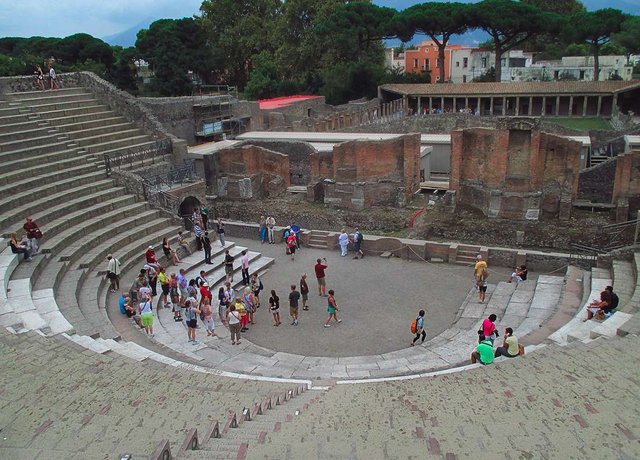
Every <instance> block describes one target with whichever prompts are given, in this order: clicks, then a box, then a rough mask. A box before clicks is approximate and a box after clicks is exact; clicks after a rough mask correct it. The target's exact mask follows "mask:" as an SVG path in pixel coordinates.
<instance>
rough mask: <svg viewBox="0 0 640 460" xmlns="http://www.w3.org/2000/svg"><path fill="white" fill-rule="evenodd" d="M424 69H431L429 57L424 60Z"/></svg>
mask: <svg viewBox="0 0 640 460" xmlns="http://www.w3.org/2000/svg"><path fill="white" fill-rule="evenodd" d="M424 70H429V58H427V59H425V60H424Z"/></svg>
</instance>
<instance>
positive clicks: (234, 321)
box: [227, 304, 242, 345]
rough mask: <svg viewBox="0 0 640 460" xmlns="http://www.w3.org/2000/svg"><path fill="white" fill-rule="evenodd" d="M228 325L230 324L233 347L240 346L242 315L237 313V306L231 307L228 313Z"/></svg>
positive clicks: (232, 305)
mask: <svg viewBox="0 0 640 460" xmlns="http://www.w3.org/2000/svg"><path fill="white" fill-rule="evenodd" d="M227 323H229V332H231V345H240V329H241V327H242V326H240V314H239V313H238V312H237V311H236V306H235V304H231V305H230V306H229V313H227Z"/></svg>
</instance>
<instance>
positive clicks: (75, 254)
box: [43, 203, 164, 268]
mask: <svg viewBox="0 0 640 460" xmlns="http://www.w3.org/2000/svg"><path fill="white" fill-rule="evenodd" d="M133 207H134V208H135V209H138V210H140V212H138V213H136V214H135V215H134V216H126V215H124V214H123V213H120V211H119V210H116V211H115V212H112V213H109V214H110V215H109V216H108V218H107V219H111V221H110V222H109V224H106V225H105V224H102V225H97V228H96V229H93V226H92V231H90V232H85V233H83V234H82V236H80V237H79V238H75V239H73V241H72V242H69V243H67V244H62V246H63V249H62V251H61V252H59V253H58V254H56V257H57V258H58V259H59V260H61V261H69V262H72V265H71V266H75V264H74V263H73V262H76V261H77V260H78V259H79V258H82V257H85V256H86V255H87V254H89V252H90V251H92V250H93V249H95V247H96V246H97V245H100V244H101V243H102V242H103V241H106V240H108V241H110V240H111V239H112V238H113V237H114V235H117V236H119V235H125V234H126V235H134V230H137V231H140V230H142V229H140V228H138V227H139V226H144V225H145V223H147V222H148V223H151V222H153V223H154V224H155V225H158V224H160V221H161V220H162V221H163V222H164V219H161V218H160V213H159V211H157V210H154V209H149V208H147V207H144V203H142V206H139V205H138V203H135V204H134V205H133ZM118 217H119V219H118ZM99 219H100V218H99V217H98V219H96V220H95V221H94V220H92V223H93V222H98V221H99ZM132 229H133V230H132ZM71 230H72V231H73V230H74V229H73V228H72V229H71ZM123 230H124V232H123ZM68 233H69V232H63V234H64V237H65V238H66V237H68V236H69V235H68ZM71 237H73V233H71ZM47 248H48V244H47V245H45V247H44V248H43V250H47ZM115 249H116V248H114V250H115ZM107 254H108V252H107V253H105V257H106V255H107ZM77 268H88V266H78V267H77Z"/></svg>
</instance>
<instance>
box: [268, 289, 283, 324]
mask: <svg viewBox="0 0 640 460" xmlns="http://www.w3.org/2000/svg"><path fill="white" fill-rule="evenodd" d="M269 310H270V311H271V314H272V315H273V325H274V326H280V324H282V323H281V322H280V297H278V295H277V294H276V291H275V290H274V289H272V290H271V297H269Z"/></svg>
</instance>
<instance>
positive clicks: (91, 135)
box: [66, 124, 143, 147]
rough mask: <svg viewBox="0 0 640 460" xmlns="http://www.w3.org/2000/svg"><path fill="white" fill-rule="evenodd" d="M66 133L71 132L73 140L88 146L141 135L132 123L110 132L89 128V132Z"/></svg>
mask: <svg viewBox="0 0 640 460" xmlns="http://www.w3.org/2000/svg"><path fill="white" fill-rule="evenodd" d="M66 134H69V135H71V134H73V140H74V142H77V143H78V145H80V146H82V147H89V146H92V145H98V144H104V143H109V142H116V141H120V140H123V139H131V138H133V137H135V136H139V135H143V133H142V132H141V131H140V130H139V129H137V128H135V127H132V125H130V124H127V125H126V126H124V127H123V128H122V129H120V130H114V131H111V132H100V131H94V130H91V131H90V132H87V131H86V130H85V131H76V132H73V133H72V132H68V133H66Z"/></svg>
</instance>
